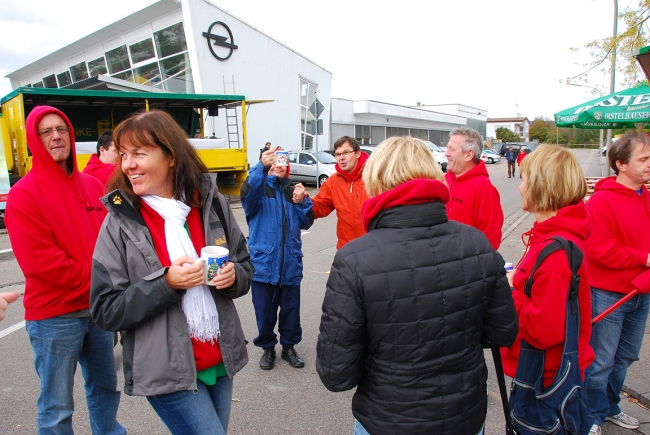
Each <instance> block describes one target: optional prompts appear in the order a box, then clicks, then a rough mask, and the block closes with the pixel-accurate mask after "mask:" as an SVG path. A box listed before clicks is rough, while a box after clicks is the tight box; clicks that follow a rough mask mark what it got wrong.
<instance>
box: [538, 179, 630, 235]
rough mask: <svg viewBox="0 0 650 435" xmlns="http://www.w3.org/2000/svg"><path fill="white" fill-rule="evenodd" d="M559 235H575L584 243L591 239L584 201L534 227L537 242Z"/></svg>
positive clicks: (561, 210) (562, 210) (560, 211)
mask: <svg viewBox="0 0 650 435" xmlns="http://www.w3.org/2000/svg"><path fill="white" fill-rule="evenodd" d="M628 190H629V189H628ZM558 233H570V234H574V235H575V236H576V237H578V238H579V239H580V240H582V241H585V240H587V238H589V235H590V234H591V226H590V225H589V218H588V217H587V208H586V207H585V203H584V201H580V202H579V203H577V204H574V205H570V206H568V207H562V208H561V209H560V210H559V211H558V212H557V215H555V216H553V217H552V218H550V219H547V220H545V221H543V222H535V224H534V225H533V237H534V238H535V239H537V240H545V239H547V238H549V237H551V236H555V235H557V234H558Z"/></svg>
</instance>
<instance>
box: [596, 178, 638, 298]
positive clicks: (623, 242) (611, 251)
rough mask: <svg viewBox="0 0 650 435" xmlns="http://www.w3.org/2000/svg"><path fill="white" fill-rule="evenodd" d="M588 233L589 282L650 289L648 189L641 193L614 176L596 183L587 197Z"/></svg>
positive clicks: (607, 286)
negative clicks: (589, 196)
mask: <svg viewBox="0 0 650 435" xmlns="http://www.w3.org/2000/svg"><path fill="white" fill-rule="evenodd" d="M587 212H588V213H589V217H590V218H591V228H592V233H591V237H590V238H589V240H588V241H587V259H588V260H589V273H590V276H589V281H590V282H591V285H592V286H594V287H596V288H598V289H602V290H608V291H612V292H615V293H629V292H631V291H632V290H634V289H639V290H640V291H641V292H642V293H648V292H650V269H648V267H646V262H647V261H648V253H650V193H649V192H648V190H647V189H646V188H645V186H643V187H642V188H641V195H639V194H638V193H637V192H636V191H635V190H633V189H630V188H628V187H625V186H623V185H622V184H620V183H618V182H617V181H616V177H609V178H604V179H602V180H600V181H599V182H598V183H596V188H595V189H594V194H593V195H592V196H591V198H589V201H587Z"/></svg>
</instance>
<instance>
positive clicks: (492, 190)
mask: <svg viewBox="0 0 650 435" xmlns="http://www.w3.org/2000/svg"><path fill="white" fill-rule="evenodd" d="M449 136H450V137H449V143H448V144H447V151H446V152H445V156H446V157H447V162H448V163H447V173H446V174H445V180H446V181H447V185H448V186H449V193H450V195H451V199H450V200H449V201H448V202H447V215H448V216H449V219H451V220H454V221H458V222H460V223H463V224H467V225H469V226H472V227H474V228H476V229H478V230H481V231H482V232H483V234H485V236H486V237H487V239H488V240H489V241H490V245H492V247H493V248H494V249H495V250H496V249H499V245H501V227H502V226H503V210H502V209H501V197H500V196H499V191H498V190H497V189H496V187H494V186H493V185H492V182H491V181H490V176H489V175H488V171H487V169H486V167H485V163H483V161H482V160H481V148H482V143H483V141H482V140H481V135H480V134H479V132H478V131H476V130H474V129H472V128H469V127H459V128H456V129H454V130H452V131H451V132H450V133H449Z"/></svg>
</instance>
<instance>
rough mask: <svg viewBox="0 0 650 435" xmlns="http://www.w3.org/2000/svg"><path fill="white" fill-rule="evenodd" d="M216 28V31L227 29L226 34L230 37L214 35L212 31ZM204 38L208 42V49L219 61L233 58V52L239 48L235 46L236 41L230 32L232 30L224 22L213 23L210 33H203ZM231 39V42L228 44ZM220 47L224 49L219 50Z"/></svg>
mask: <svg viewBox="0 0 650 435" xmlns="http://www.w3.org/2000/svg"><path fill="white" fill-rule="evenodd" d="M215 26H216V27H217V28H216V29H215V30H221V29H219V28H220V27H222V28H223V29H225V31H226V33H228V36H222V35H218V34H216V33H213V32H212V29H214V28H215ZM203 36H205V39H206V40H207V41H208V47H209V48H210V52H211V53H212V55H213V56H214V57H216V58H217V59H219V60H227V59H228V58H229V57H230V56H232V52H233V51H234V50H237V49H238V48H239V47H237V46H236V45H235V40H234V39H233V37H232V32H231V31H230V28H229V27H228V26H227V25H226V23H224V22H223V21H215V22H214V23H212V24H211V25H210V28H209V29H208V31H207V32H203ZM229 39H230V42H228V40H229ZM219 47H223V48H219ZM215 49H216V51H215ZM217 53H218V54H217ZM226 53H227V54H226Z"/></svg>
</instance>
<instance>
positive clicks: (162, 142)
mask: <svg viewBox="0 0 650 435" xmlns="http://www.w3.org/2000/svg"><path fill="white" fill-rule="evenodd" d="M113 142H114V143H115V147H116V148H117V151H118V152H120V150H121V148H122V146H123V145H124V144H125V143H129V144H132V145H135V146H157V147H158V148H160V149H161V150H162V152H163V153H164V154H165V155H166V156H168V157H171V158H172V159H174V161H175V165H174V167H173V168H172V174H173V175H172V177H173V179H172V194H173V196H174V198H175V199H177V200H179V201H181V202H183V203H185V204H187V205H188V206H190V207H200V206H201V205H203V199H204V198H203V194H202V192H201V174H204V173H206V172H208V169H207V168H206V167H205V165H204V164H203V162H202V161H201V159H200V158H199V156H198V154H197V153H196V150H195V149H194V147H193V146H192V145H190V143H189V142H188V140H187V138H186V137H185V133H184V132H183V130H181V128H180V127H179V125H178V124H177V123H176V121H174V119H173V118H172V117H171V116H170V115H169V114H168V113H167V112H164V111H162V110H151V111H150V112H138V113H134V114H133V115H131V116H130V117H128V118H127V119H125V120H124V121H122V122H121V123H120V124H119V125H118V126H117V127H115V130H113ZM113 189H120V190H121V191H122V192H124V193H125V194H126V195H127V196H128V197H129V198H130V199H131V201H132V202H133V204H134V206H135V207H136V208H139V207H140V197H139V196H138V195H136V194H135V192H133V187H132V186H131V181H130V180H129V177H127V176H126V175H125V174H124V173H123V172H122V171H119V174H118V175H117V176H115V177H114V178H113V180H112V182H111V186H110V190H113ZM197 194H198V195H197Z"/></svg>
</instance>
